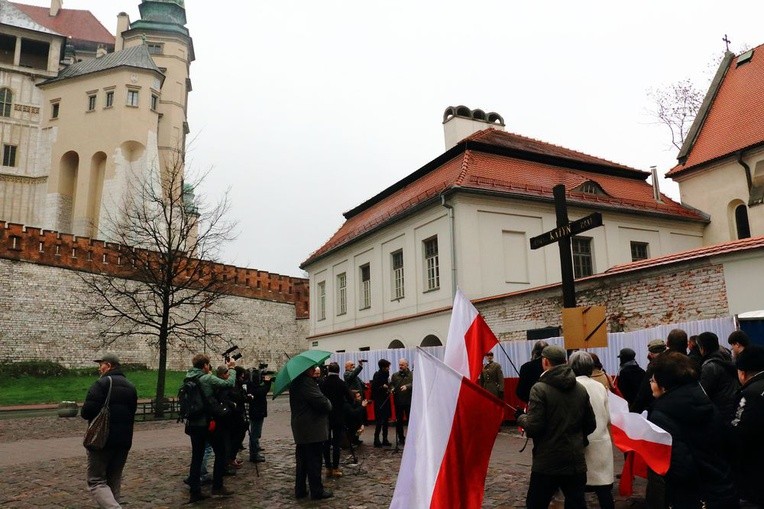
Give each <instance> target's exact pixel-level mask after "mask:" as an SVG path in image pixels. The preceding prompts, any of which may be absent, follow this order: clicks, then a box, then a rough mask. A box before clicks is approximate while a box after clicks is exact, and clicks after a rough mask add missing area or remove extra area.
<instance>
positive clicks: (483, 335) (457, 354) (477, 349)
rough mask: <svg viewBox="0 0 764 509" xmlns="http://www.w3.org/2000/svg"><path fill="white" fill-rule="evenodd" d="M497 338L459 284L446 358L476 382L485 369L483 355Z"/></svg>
mask: <svg viewBox="0 0 764 509" xmlns="http://www.w3.org/2000/svg"><path fill="white" fill-rule="evenodd" d="M498 342H499V340H497V339H496V336H494V334H493V331H491V329H490V327H488V324H487V323H485V320H484V319H483V317H482V316H481V315H480V313H478V310H477V309H475V306H473V305H472V302H470V301H469V299H467V298H466V297H465V296H464V294H463V293H462V291H461V290H460V289H458V288H457V289H456V295H455V296H454V307H453V310H452V311H451V325H450V326H449V327H448V339H447V340H446V351H445V354H444V356H443V362H445V363H446V364H447V365H449V366H451V367H452V368H454V369H455V370H456V371H458V372H459V373H461V374H462V375H464V376H466V377H467V378H468V379H470V380H471V381H473V382H477V379H478V377H479V376H480V373H481V372H482V371H483V357H484V356H485V354H486V353H487V352H489V351H491V349H492V348H493V347H494V346H496V344H497V343H498Z"/></svg>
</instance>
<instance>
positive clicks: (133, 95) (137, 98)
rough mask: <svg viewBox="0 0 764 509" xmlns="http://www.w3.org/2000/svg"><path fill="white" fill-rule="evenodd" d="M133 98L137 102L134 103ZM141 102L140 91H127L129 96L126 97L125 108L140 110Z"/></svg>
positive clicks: (132, 89) (131, 89) (129, 89)
mask: <svg viewBox="0 0 764 509" xmlns="http://www.w3.org/2000/svg"><path fill="white" fill-rule="evenodd" d="M131 98H135V101H132V100H131ZM140 100H141V96H140V90H136V89H134V88H128V89H127V95H126V96H125V106H128V107H130V108H138V107H139V105H140Z"/></svg>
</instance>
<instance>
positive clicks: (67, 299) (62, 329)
mask: <svg viewBox="0 0 764 509" xmlns="http://www.w3.org/2000/svg"><path fill="white" fill-rule="evenodd" d="M92 298H95V297H93V296H92V295H91V294H89V293H88V292H87V288H86V286H85V284H84V283H83V281H82V278H81V277H80V275H79V274H78V272H77V271H74V270H68V269H62V268H58V267H50V266H45V265H41V264H35V263H29V262H24V261H15V260H7V259H2V258H0V361H21V360H29V359H40V360H51V361H55V362H59V363H61V364H63V365H65V366H68V367H76V366H86V365H92V362H91V361H92V359H95V358H97V354H98V353H100V352H103V351H105V350H108V351H113V352H115V353H117V354H119V355H120V357H121V358H122V359H123V362H135V363H141V364H146V365H148V366H150V367H153V368H155V367H156V366H157V362H158V353H157V349H156V348H154V347H152V346H150V345H149V344H148V343H147V341H146V340H145V339H142V338H133V339H129V340H121V341H120V342H118V343H116V344H114V345H113V346H110V347H107V348H103V347H102V346H101V340H100V339H99V337H98V332H99V324H97V323H92V322H91V323H89V322H86V321H84V320H83V318H82V317H81V315H80V310H82V309H83V303H84V302H86V301H87V299H92ZM214 306H215V307H216V308H218V310H219V311H226V312H228V313H230V316H227V317H220V316H218V315H216V314H215V312H214V310H213V311H210V312H209V313H208V316H207V317H206V318H205V319H206V327H207V330H208V331H209V334H210V340H209V342H210V343H211V344H210V346H209V348H208V349H207V352H208V353H209V354H210V356H211V357H212V358H213V361H214V360H215V359H221V357H220V356H219V355H218V354H219V353H220V352H222V351H223V350H225V349H226V348H227V347H228V345H230V344H238V345H239V347H240V348H241V351H242V353H243V357H242V359H241V362H242V363H243V364H244V365H245V366H247V367H249V366H252V365H254V364H257V363H258V362H267V363H269V364H270V365H271V366H273V367H278V366H280V365H282V364H283V362H284V360H285V355H284V353H285V352H286V353H288V354H290V355H292V354H294V353H296V352H298V351H301V350H303V349H305V348H306V342H305V337H306V336H307V327H308V321H307V320H304V319H298V318H296V317H295V306H294V304H291V303H286V302H275V301H267V300H260V299H251V298H245V297H239V296H226V297H224V298H222V299H221V300H219V301H217V302H216V303H215V305H214ZM213 336H214V337H215V339H212V338H213ZM217 338H221V339H217ZM203 350H204V347H203V341H199V342H198V343H194V344H192V345H191V346H190V347H188V348H186V347H183V346H182V345H179V344H174V345H172V347H171V348H170V352H169V360H168V367H169V368H170V369H184V368H186V367H188V365H189V364H190V359H191V357H192V356H193V354H195V353H197V351H203Z"/></svg>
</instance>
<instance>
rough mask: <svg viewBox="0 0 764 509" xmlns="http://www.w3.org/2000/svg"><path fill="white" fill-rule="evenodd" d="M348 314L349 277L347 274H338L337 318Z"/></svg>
mask: <svg viewBox="0 0 764 509" xmlns="http://www.w3.org/2000/svg"><path fill="white" fill-rule="evenodd" d="M347 312H348V277H347V273H346V272H342V273H340V274H337V316H342V315H344V314H347Z"/></svg>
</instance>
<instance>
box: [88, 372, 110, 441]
mask: <svg viewBox="0 0 764 509" xmlns="http://www.w3.org/2000/svg"><path fill="white" fill-rule="evenodd" d="M111 386H112V380H111V377H109V392H108V393H107V394H106V401H105V402H104V404H103V406H102V407H101V411H100V412H98V415H96V416H95V418H94V419H93V420H92V421H90V424H89V425H88V430H87V431H86V432H85V438H84V439H83V440H82V445H84V446H85V449H88V450H90V451H100V450H101V449H103V448H104V447H105V446H106V441H107V440H108V439H109V419H110V417H111V411H110V410H109V400H110V399H111Z"/></svg>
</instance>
